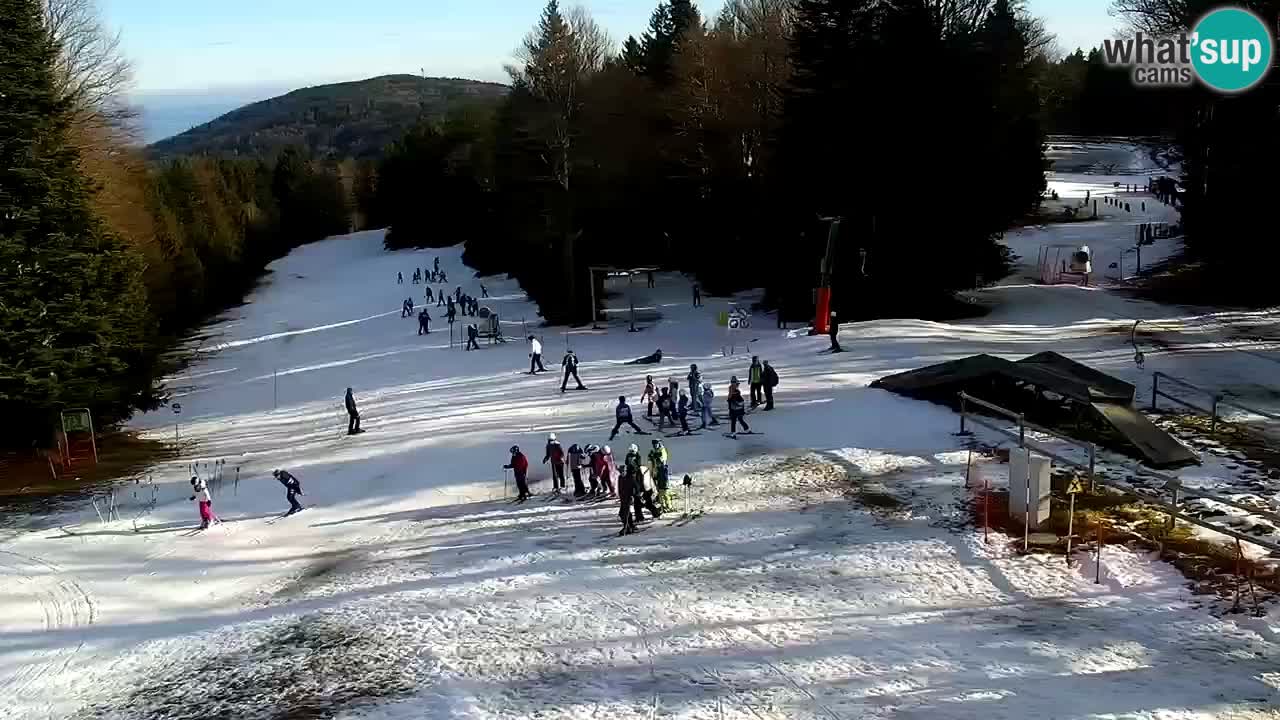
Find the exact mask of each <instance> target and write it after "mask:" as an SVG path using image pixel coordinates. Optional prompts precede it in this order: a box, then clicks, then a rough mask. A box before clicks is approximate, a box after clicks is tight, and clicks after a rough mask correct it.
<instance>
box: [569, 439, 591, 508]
mask: <svg viewBox="0 0 1280 720" xmlns="http://www.w3.org/2000/svg"><path fill="white" fill-rule="evenodd" d="M585 458H586V453H585V452H583V450H582V448H580V447H578V444H577V443H574V444H572V445H570V446H569V473H570V474H571V475H573V496H574V497H576V498H580V497H584V496H585V495H586V494H587V486H586V485H583V484H582V467H583V465H585V464H586V463H585V462H584V460H585Z"/></svg>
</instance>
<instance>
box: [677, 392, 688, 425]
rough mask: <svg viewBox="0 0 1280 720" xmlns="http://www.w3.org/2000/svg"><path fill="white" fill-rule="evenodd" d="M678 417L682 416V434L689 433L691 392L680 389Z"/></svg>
mask: <svg viewBox="0 0 1280 720" xmlns="http://www.w3.org/2000/svg"><path fill="white" fill-rule="evenodd" d="M676 417H678V418H680V432H681V434H684V435H688V434H689V394H688V393H686V392H685V391H684V390H681V391H680V400H679V402H677V403H676Z"/></svg>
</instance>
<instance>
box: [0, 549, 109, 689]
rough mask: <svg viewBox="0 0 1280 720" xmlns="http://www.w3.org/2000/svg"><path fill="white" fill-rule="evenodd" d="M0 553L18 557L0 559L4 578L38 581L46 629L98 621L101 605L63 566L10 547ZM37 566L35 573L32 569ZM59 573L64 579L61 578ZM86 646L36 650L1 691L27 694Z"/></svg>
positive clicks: (1, 684) (35, 589)
mask: <svg viewBox="0 0 1280 720" xmlns="http://www.w3.org/2000/svg"><path fill="white" fill-rule="evenodd" d="M0 556H8V557H11V558H15V560H10V561H7V562H6V561H5V560H4V559H3V558H0V577H3V576H4V575H6V574H12V575H14V576H16V578H17V581H18V583H19V585H20V586H21V585H30V584H33V583H34V584H35V585H34V586H33V594H34V595H35V596H36V601H37V602H38V603H39V604H40V610H41V614H42V615H43V622H42V624H43V626H44V627H43V629H44V630H46V631H48V630H65V629H69V628H77V627H82V626H84V625H92V624H94V623H95V622H96V621H97V605H96V604H95V603H94V601H93V597H92V596H91V595H90V594H89V593H88V591H86V590H85V589H84V587H83V586H81V585H80V583H79V582H77V581H76V579H75V578H73V577H70V576H69V575H67V574H66V573H65V571H63V569H62V568H60V567H58V566H57V565H54V564H53V563H50V562H47V561H45V560H42V559H40V558H38V557H34V556H31V555H24V554H22V553H17V552H13V551H10V550H0ZM33 569H34V570H35V572H32V570H33ZM48 571H52V573H54V575H50V574H49V572H48ZM58 576H62V578H61V579H59V577H58ZM41 585H47V587H41ZM83 647H84V643H83V642H81V643H79V644H77V645H76V646H75V647H74V648H68V647H62V648H58V649H54V650H45V651H36V652H33V653H32V654H31V657H30V659H29V660H28V661H27V662H25V663H23V666H22V667H21V668H20V669H19V670H18V671H17V672H16V673H13V674H11V675H10V676H9V677H7V678H6V677H0V690H3V691H4V692H3V693H0V694H3V695H11V696H17V695H19V694H21V693H23V692H24V691H26V690H27V689H28V688H30V687H31V686H32V685H33V684H34V683H36V682H37V681H38V680H40V679H41V678H43V677H44V676H45V675H46V674H47V673H48V672H49V671H50V669H52V668H53V667H54V666H55V665H58V664H59V661H61V663H60V664H61V666H62V668H63V669H65V668H66V667H67V666H68V665H69V664H70V663H71V661H72V660H73V659H74V657H75V655H76V653H77V652H79V651H80V649H81V648H83Z"/></svg>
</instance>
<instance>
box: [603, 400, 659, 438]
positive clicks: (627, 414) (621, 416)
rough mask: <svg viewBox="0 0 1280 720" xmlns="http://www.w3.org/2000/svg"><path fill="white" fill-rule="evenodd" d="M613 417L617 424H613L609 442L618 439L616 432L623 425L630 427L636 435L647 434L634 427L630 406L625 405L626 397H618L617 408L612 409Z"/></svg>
mask: <svg viewBox="0 0 1280 720" xmlns="http://www.w3.org/2000/svg"><path fill="white" fill-rule="evenodd" d="M613 416H614V418H615V419H616V420H617V422H615V423H614V424H613V431H612V432H610V433H609V439H610V440H612V439H614V438H616V437H618V430H620V429H622V426H623V425H624V424H625V425H630V426H631V429H632V430H634V431H635V433H636V434H637V435H648V434H649V433H647V432H645V431H643V430H641V429H640V427H639V426H637V425H636V423H635V420H632V419H631V406H630V405H628V404H627V396H626V395H619V396H618V407H616V408H614V411H613Z"/></svg>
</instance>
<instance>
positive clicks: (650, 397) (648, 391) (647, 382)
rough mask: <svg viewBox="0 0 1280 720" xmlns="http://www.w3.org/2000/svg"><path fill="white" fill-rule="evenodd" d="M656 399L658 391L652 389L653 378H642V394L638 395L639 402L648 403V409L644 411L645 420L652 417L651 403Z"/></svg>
mask: <svg viewBox="0 0 1280 720" xmlns="http://www.w3.org/2000/svg"><path fill="white" fill-rule="evenodd" d="M657 399H658V391H657V390H656V389H655V388H654V387H653V376H652V375H645V376H644V392H642V393H640V402H641V403H646V402H647V403H649V407H648V409H646V410H645V411H644V416H645V417H647V418H651V417H653V403H654V402H656V401H657Z"/></svg>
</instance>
